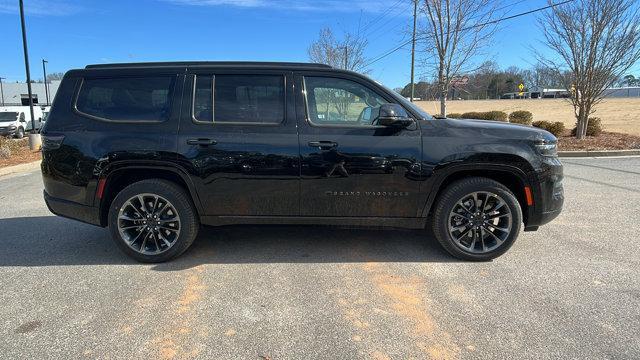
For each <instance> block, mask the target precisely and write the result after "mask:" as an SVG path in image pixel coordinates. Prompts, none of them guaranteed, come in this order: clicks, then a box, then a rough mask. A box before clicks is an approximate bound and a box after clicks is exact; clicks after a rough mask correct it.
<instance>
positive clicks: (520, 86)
mask: <svg viewBox="0 0 640 360" xmlns="http://www.w3.org/2000/svg"><path fill="white" fill-rule="evenodd" d="M518 89H520V92H522V91H523V90H524V84H520V85H518Z"/></svg>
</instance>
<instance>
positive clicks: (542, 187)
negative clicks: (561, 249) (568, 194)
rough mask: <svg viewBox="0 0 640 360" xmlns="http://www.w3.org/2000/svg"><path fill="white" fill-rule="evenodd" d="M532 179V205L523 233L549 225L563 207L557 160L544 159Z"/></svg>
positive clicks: (559, 166) (562, 189) (561, 169)
mask: <svg viewBox="0 0 640 360" xmlns="http://www.w3.org/2000/svg"><path fill="white" fill-rule="evenodd" d="M534 177H535V181H533V182H532V185H533V184H535V185H533V186H532V189H533V190H534V191H533V192H534V194H533V195H534V205H533V206H530V207H529V211H528V217H527V222H526V225H525V231H531V230H536V229H537V228H538V226H541V225H544V224H547V223H549V222H550V221H551V220H553V219H555V218H556V217H558V215H560V213H561V212H562V207H563V206H564V185H563V181H562V180H563V168H562V163H561V162H560V160H559V159H558V158H547V159H545V161H544V163H543V166H542V168H541V170H540V171H538V172H536V174H535V176H534Z"/></svg>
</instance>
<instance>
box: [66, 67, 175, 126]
mask: <svg viewBox="0 0 640 360" xmlns="http://www.w3.org/2000/svg"><path fill="white" fill-rule="evenodd" d="M177 76H178V75H158V76H153V75H151V76H109V77H92V78H91V79H126V78H141V77H166V78H169V79H171V86H170V87H169V93H168V94H167V98H168V100H169V111H170V112H171V111H172V109H173V96H174V92H175V87H176V83H177ZM84 79H85V78H84V77H82V78H80V82H79V84H78V86H77V87H78V89H77V90H76V93H75V96H74V100H73V106H72V108H73V112H75V113H76V114H78V115H80V116H83V117H86V118H89V119H92V120H97V121H102V122H108V123H116V124H161V123H164V122H167V121H169V120H170V119H171V113H170V114H169V116H168V117H167V118H166V119H164V120H133V119H107V118H103V117H102V116H96V115H91V114H87V113H85V112H84V111H81V110H80V109H78V99H79V98H80V93H81V91H82V86H83V85H84Z"/></svg>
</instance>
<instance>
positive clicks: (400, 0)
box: [362, 0, 404, 33]
mask: <svg viewBox="0 0 640 360" xmlns="http://www.w3.org/2000/svg"><path fill="white" fill-rule="evenodd" d="M402 2H404V0H398V1H396V2H395V3H393V4H392V5H391V6H389V7H388V8H387V9H386V10H384V11H383V12H382V13H380V15H378V16H376V17H375V18H374V19H373V20H371V21H370V22H368V23H367V24H366V25H365V26H363V28H362V33H364V32H365V31H366V30H367V29H369V28H371V26H373V25H374V24H375V23H376V22H378V21H380V20H382V19H383V18H384V17H385V16H386V15H387V14H388V13H389V12H391V11H392V10H393V9H395V8H396V7H398V6H399V5H400V4H401V3H402Z"/></svg>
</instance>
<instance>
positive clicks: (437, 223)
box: [433, 178, 522, 261]
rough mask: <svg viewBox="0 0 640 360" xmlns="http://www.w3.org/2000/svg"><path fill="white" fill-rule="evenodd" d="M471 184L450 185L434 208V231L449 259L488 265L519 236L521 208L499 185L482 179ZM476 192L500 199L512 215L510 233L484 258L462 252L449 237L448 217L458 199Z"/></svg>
mask: <svg viewBox="0 0 640 360" xmlns="http://www.w3.org/2000/svg"><path fill="white" fill-rule="evenodd" d="M472 180H474V181H468V182H465V181H464V180H462V181H459V182H457V183H454V184H452V186H450V187H449V188H448V189H446V190H445V193H444V194H443V196H442V197H441V198H440V200H439V203H438V204H437V209H436V213H435V216H434V224H433V228H434V229H433V231H434V234H435V235H436V238H437V239H438V241H439V242H440V243H441V244H442V246H443V247H444V248H445V249H446V250H447V251H448V252H449V253H451V254H452V255H454V256H456V257H458V258H461V259H464V260H471V261H488V260H492V259H495V258H497V257H499V256H500V255H502V254H504V253H505V252H507V251H508V250H509V249H510V248H511V246H513V244H514V242H515V240H516V239H517V238H518V235H519V234H520V229H521V228H522V209H521V208H520V203H519V202H518V199H516V197H515V196H514V195H513V193H511V191H509V190H508V189H507V188H506V187H504V186H503V185H501V184H500V183H498V182H496V181H493V180H490V179H483V178H473V179H472ZM476 191H487V192H492V193H494V194H497V195H499V196H500V197H501V198H502V199H503V200H504V201H505V203H506V205H507V206H508V207H509V210H510V211H511V215H512V224H511V232H509V235H508V236H507V238H506V239H505V241H504V243H503V244H502V245H501V246H499V247H498V248H497V249H494V250H492V251H490V252H487V253H483V254H476V253H471V252H468V251H465V250H464V249H462V248H461V247H460V246H458V245H457V244H456V242H455V240H454V239H453V238H452V237H451V234H450V233H449V224H448V221H449V214H450V213H451V211H452V210H453V208H454V206H455V205H456V203H457V202H458V201H459V200H460V199H462V197H464V196H466V195H468V194H470V193H473V192H476Z"/></svg>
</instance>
